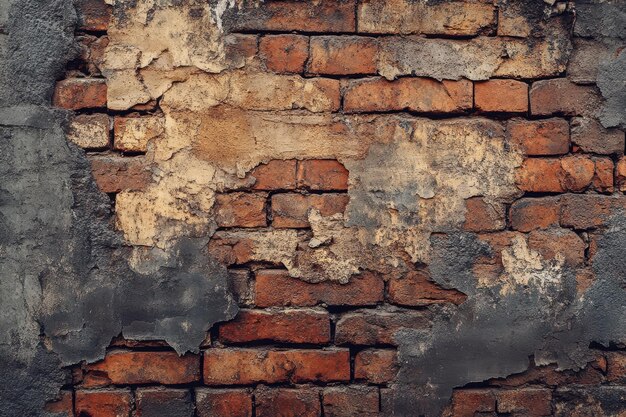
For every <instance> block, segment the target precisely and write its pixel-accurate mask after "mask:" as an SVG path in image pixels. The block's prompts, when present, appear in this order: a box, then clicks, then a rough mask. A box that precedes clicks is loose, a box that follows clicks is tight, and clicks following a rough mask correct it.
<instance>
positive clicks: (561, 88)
mask: <svg viewBox="0 0 626 417" xmlns="http://www.w3.org/2000/svg"><path fill="white" fill-rule="evenodd" d="M600 103H601V99H600V96H599V94H598V91H597V90H596V88H595V87H593V86H586V85H578V84H574V83H572V82H571V81H569V80H567V79H566V78H557V79H554V80H542V81H537V82H534V83H533V85H532V87H531V89H530V111H531V113H532V114H533V115H550V114H565V115H570V116H584V115H593V114H595V113H596V112H597V110H598V108H599V106H600Z"/></svg>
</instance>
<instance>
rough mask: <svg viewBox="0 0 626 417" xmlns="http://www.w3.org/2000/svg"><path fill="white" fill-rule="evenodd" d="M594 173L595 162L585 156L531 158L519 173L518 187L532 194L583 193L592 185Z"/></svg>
mask: <svg viewBox="0 0 626 417" xmlns="http://www.w3.org/2000/svg"><path fill="white" fill-rule="evenodd" d="M594 173H595V164H594V162H593V161H592V160H591V159H590V158H589V157H585V156H580V155H571V156H566V157H564V158H562V159H538V158H530V159H527V160H525V161H524V163H523V164H522V166H521V168H519V169H518V171H517V186H518V187H519V188H520V189H521V190H523V191H532V192H556V193H561V192H565V191H583V190H584V189H585V188H587V187H588V186H589V185H590V184H591V181H592V180H593V176H594Z"/></svg>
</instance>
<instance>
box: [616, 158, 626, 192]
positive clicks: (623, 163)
mask: <svg viewBox="0 0 626 417" xmlns="http://www.w3.org/2000/svg"><path fill="white" fill-rule="evenodd" d="M615 168H616V170H615V178H616V181H617V186H618V187H619V190H620V191H626V157H622V158H620V160H619V161H618V162H617V165H616V167H615Z"/></svg>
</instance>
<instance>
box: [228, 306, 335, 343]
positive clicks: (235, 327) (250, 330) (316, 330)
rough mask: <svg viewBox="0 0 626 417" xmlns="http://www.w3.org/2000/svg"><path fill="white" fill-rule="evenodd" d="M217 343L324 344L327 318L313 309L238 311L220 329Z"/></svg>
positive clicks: (328, 332)
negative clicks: (272, 342)
mask: <svg viewBox="0 0 626 417" xmlns="http://www.w3.org/2000/svg"><path fill="white" fill-rule="evenodd" d="M219 340H220V341H222V342H224V343H245V342H253V341H261V340H263V341H274V342H283V343H314V344H325V343H328V342H329V341H330V316H329V315H328V313H327V312H320V311H315V310H285V311H278V312H269V311H263V310H240V311H239V313H238V314H237V317H235V319H234V320H231V321H229V322H227V323H224V324H222V325H221V326H220V327H219Z"/></svg>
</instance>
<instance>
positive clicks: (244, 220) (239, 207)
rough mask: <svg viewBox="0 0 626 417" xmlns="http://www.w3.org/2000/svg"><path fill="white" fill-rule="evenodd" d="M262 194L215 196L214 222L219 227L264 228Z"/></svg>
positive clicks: (264, 195) (265, 219)
mask: <svg viewBox="0 0 626 417" xmlns="http://www.w3.org/2000/svg"><path fill="white" fill-rule="evenodd" d="M266 199H267V194H263V193H229V194H217V195H216V196H215V221H216V222H217V225H218V226H219V227H265V226H267V215H266V211H265V201H266Z"/></svg>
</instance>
